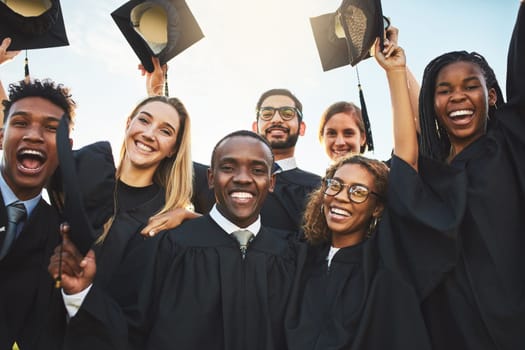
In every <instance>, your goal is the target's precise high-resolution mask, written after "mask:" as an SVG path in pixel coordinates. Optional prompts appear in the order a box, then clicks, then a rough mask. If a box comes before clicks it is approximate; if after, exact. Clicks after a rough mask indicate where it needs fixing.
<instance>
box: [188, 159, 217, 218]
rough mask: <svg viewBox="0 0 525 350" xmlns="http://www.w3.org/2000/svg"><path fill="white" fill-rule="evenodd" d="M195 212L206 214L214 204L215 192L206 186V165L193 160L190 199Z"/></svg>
mask: <svg viewBox="0 0 525 350" xmlns="http://www.w3.org/2000/svg"><path fill="white" fill-rule="evenodd" d="M191 202H192V203H193V207H194V210H195V211H196V212H197V213H201V214H208V213H209V212H210V210H211V208H212V207H213V205H214V204H215V194H214V193H213V190H212V189H210V188H209V186H208V166H207V165H204V164H201V163H197V162H193V197H192V199H191Z"/></svg>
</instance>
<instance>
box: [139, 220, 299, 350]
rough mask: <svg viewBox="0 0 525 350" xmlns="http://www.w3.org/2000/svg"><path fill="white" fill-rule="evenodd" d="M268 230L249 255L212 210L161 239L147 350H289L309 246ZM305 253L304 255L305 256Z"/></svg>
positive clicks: (258, 235)
mask: <svg viewBox="0 0 525 350" xmlns="http://www.w3.org/2000/svg"><path fill="white" fill-rule="evenodd" d="M294 237H295V233H292V232H286V231H280V230H275V229H270V228H265V227H264V226H263V227H262V228H261V230H260V232H259V233H258V234H257V235H256V237H255V238H254V239H253V241H252V242H251V243H250V245H249V247H248V250H247V253H246V257H245V259H244V260H243V258H242V256H241V252H240V249H239V244H238V242H237V241H236V240H235V238H234V237H232V236H230V235H229V234H227V233H226V232H224V231H223V230H222V229H221V228H220V227H219V226H218V225H217V224H216V223H215V221H213V219H211V217H210V216H209V215H206V216H203V217H200V218H197V219H194V220H190V221H187V222H185V223H183V224H182V225H181V226H179V227H178V228H176V229H175V230H173V231H169V232H168V233H167V234H166V236H165V239H164V241H163V242H162V244H161V248H162V249H161V253H159V259H160V265H169V266H170V268H169V271H168V273H167V274H165V275H163V274H162V273H160V274H158V281H159V282H160V283H162V293H161V295H160V296H159V298H158V300H159V306H158V310H159V313H158V317H157V319H156V322H155V326H154V329H153V330H152V333H151V336H150V342H149V347H148V349H152V350H153V349H155V350H162V349H188V350H190V349H191V350H194V349H227V350H235V349H239V350H240V349H251V350H256V349H265V350H278V349H285V348H286V345H285V339H284V321H283V319H284V313H285V308H286V304H287V300H288V295H289V292H290V289H291V286H292V282H293V277H294V274H295V270H296V263H297V260H298V259H299V256H304V250H301V247H302V248H303V249H304V246H303V245H300V244H298V243H295V241H294V240H293V238H294ZM301 254H302V255H301Z"/></svg>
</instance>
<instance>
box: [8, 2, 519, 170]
mask: <svg viewBox="0 0 525 350" xmlns="http://www.w3.org/2000/svg"><path fill="white" fill-rule="evenodd" d="M124 2H125V1H124V0H104V1H100V0H99V1H73V0H62V1H61V4H62V10H63V13H64V20H65V25H66V31H67V34H68V37H69V41H70V46H67V47H63V48H53V49H43V50H31V51H29V53H28V55H29V60H30V70H31V74H32V76H33V77H35V78H46V77H49V78H52V79H54V80H55V81H58V82H62V83H64V84H65V85H67V86H70V87H71V88H72V93H73V96H74V99H75V100H76V102H77V103H78V111H77V124H76V127H75V131H74V133H73V138H74V148H78V147H80V146H83V145H85V144H88V143H91V142H94V141H99V140H109V141H111V143H112V145H113V147H114V151H115V154H118V150H119V149H120V143H121V140H122V136H123V130H124V126H125V120H126V117H127V116H128V114H129V112H130V111H131V109H132V107H133V106H134V105H135V103H137V102H138V101H139V100H141V99H142V98H143V97H145V85H144V80H143V78H142V77H141V76H140V73H139V71H138V70H137V64H138V58H137V57H136V56H135V55H134V53H133V51H132V49H131V48H130V47H129V46H128V45H127V42H126V41H125V39H124V37H123V36H122V34H121V33H120V31H119V30H118V28H117V26H116V25H115V23H114V22H113V20H112V18H111V16H110V14H111V12H112V11H113V10H115V9H116V8H118V7H119V6H121V5H122V4H123V3H124ZM187 3H188V5H189V7H190V9H191V10H192V12H193V14H194V15H195V17H196V18H197V21H198V22H199V24H200V26H201V28H202V30H203V32H204V35H205V37H204V38H203V39H202V40H201V41H199V42H197V43H196V44H195V45H194V46H192V47H190V48H189V49H187V50H186V51H185V52H183V53H182V54H181V55H180V56H177V57H175V58H174V59H172V60H171V61H170V62H169V63H168V65H169V73H168V74H169V78H168V80H169V87H170V95H171V96H177V97H179V98H180V99H181V100H182V101H183V102H184V103H185V105H186V107H187V109H188V111H189V113H190V116H191V118H192V124H193V125H192V146H193V148H192V152H193V158H194V160H197V161H200V162H202V163H205V164H209V158H210V153H211V150H212V148H213V146H214V145H215V143H216V142H217V141H218V140H219V139H220V138H221V137H222V136H224V135H225V134H226V133H228V132H230V131H233V130H237V129H250V128H251V124H252V121H253V120H254V119H255V103H256V102H257V99H258V98H259V96H260V94H261V93H262V92H264V91H265V90H268V89H270V88H277V87H283V88H287V89H290V90H291V91H293V92H294V93H295V94H296V95H297V97H298V98H299V99H300V100H301V101H302V102H303V112H304V120H305V122H306V124H307V129H306V135H305V136H304V137H302V138H300V139H299V142H298V144H297V148H296V157H297V160H298V163H299V166H300V167H301V168H303V169H305V170H310V171H313V172H316V173H319V174H322V173H323V172H324V168H325V167H326V165H327V164H328V158H327V157H326V155H325V154H324V152H323V151H322V149H321V146H320V145H319V142H318V140H317V128H318V122H319V118H320V115H321V113H322V111H323V110H324V109H325V108H326V107H327V106H328V105H330V104H331V103H333V102H336V101H340V100H347V101H354V102H358V101H359V99H358V90H357V80H356V75H355V70H354V69H353V68H352V67H351V66H346V67H342V68H338V69H335V70H332V71H329V72H323V71H322V68H321V63H320V60H319V57H318V54H317V49H316V46H315V42H314V38H313V34H312V30H311V27H310V22H309V18H310V17H314V16H318V15H321V14H324V13H329V12H334V11H335V9H336V8H337V7H338V6H339V5H340V3H341V1H335V0H222V1H217V0H188V1H187ZM382 4H383V13H384V15H386V16H389V17H391V19H392V23H393V24H394V25H395V26H397V27H398V28H399V29H400V40H399V44H400V45H401V46H403V47H404V48H405V50H406V53H407V57H408V64H409V66H410V68H411V69H412V71H413V72H414V74H415V76H416V78H417V79H418V80H420V79H421V76H422V72H423V69H424V67H425V65H426V64H427V63H428V62H429V61H430V60H431V59H432V58H434V57H435V56H437V55H439V54H441V53H444V52H447V51H452V50H463V49H464V50H468V51H477V52H479V53H481V54H483V55H484V56H485V57H486V58H487V60H488V61H489V63H490V64H491V66H492V67H493V68H494V70H495V71H496V74H497V76H498V78H499V81H500V84H501V85H502V88H504V85H505V84H504V82H505V74H506V53H507V47H508V42H509V39H510V35H511V30H512V27H513V24H514V21H515V18H516V14H517V9H518V5H519V1H518V0H477V1H476V0H440V1H430V0H383V1H382ZM23 55H24V54H23V53H22V54H20V55H19V56H18V57H17V58H16V59H15V60H14V61H13V62H10V63H7V64H5V65H2V66H1V67H0V78H1V79H2V81H3V82H4V85H7V83H9V82H13V81H16V80H20V79H22V78H23ZM359 72H360V76H361V84H362V86H363V88H364V91H365V97H366V101H367V107H368V112H369V115H370V118H371V124H372V131H373V135H374V141H375V145H376V151H375V152H374V153H373V154H369V156H371V157H374V158H378V159H386V158H388V156H389V154H390V150H391V148H392V127H391V109H390V98H389V95H388V90H387V83H386V79H385V74H384V72H383V71H382V70H381V69H380V68H379V66H378V65H377V64H376V62H375V60H374V59H369V60H366V61H364V62H362V63H360V64H359Z"/></svg>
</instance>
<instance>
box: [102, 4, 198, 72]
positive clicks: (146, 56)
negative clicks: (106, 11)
mask: <svg viewBox="0 0 525 350" xmlns="http://www.w3.org/2000/svg"><path fill="white" fill-rule="evenodd" d="M111 16H112V17H113V20H114V21H115V23H116V24H117V26H118V27H119V29H120V31H121V32H122V34H124V37H125V38H126V40H127V41H128V43H129V44H130V45H131V48H132V49H133V51H135V53H136V54H137V56H138V57H139V59H140V62H141V63H142V65H143V66H144V68H145V69H146V70H147V71H148V72H152V71H153V63H152V62H151V56H157V57H158V58H159V60H160V64H161V65H163V64H165V63H167V62H168V61H169V60H170V59H172V58H173V57H175V56H176V55H178V54H179V53H181V52H182V51H184V50H186V49H187V48H188V47H190V46H191V45H193V44H194V43H196V42H197V41H199V40H200V39H202V38H203V37H204V35H203V34H202V31H201V29H200V27H199V24H198V23H197V21H196V20H195V17H194V16H193V14H192V13H191V11H190V9H189V7H188V5H187V4H186V2H185V1H184V0H149V1H144V0H131V1H128V2H127V3H125V4H124V5H122V6H121V7H119V8H118V9H116V10H115V11H113V13H112V14H111Z"/></svg>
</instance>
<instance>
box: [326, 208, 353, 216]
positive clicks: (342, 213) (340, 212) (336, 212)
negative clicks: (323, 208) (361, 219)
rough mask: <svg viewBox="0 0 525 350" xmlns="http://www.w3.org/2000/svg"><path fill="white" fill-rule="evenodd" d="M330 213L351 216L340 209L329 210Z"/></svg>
mask: <svg viewBox="0 0 525 350" xmlns="http://www.w3.org/2000/svg"><path fill="white" fill-rule="evenodd" d="M330 212H331V213H333V214H337V215H343V216H352V214H351V213H350V212H349V211H348V210H344V209H340V208H330Z"/></svg>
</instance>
